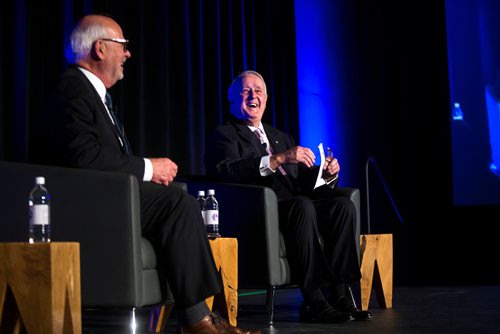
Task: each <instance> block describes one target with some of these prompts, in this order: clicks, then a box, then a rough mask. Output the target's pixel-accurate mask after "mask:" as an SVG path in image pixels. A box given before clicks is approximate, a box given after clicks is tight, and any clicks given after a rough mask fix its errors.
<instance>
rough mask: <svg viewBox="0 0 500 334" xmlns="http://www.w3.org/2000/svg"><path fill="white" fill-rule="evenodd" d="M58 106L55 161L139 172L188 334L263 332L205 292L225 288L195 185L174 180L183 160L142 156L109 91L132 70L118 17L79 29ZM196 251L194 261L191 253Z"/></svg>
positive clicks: (96, 18)
mask: <svg viewBox="0 0 500 334" xmlns="http://www.w3.org/2000/svg"><path fill="white" fill-rule="evenodd" d="M68 51H69V52H67V55H68V56H69V57H68V58H69V59H68V60H69V61H70V63H73V65H72V66H70V67H69V68H68V69H67V70H66V71H65V72H64V73H63V74H62V76H61V78H60V80H59V83H58V85H57V87H56V90H55V94H54V95H53V99H52V100H51V103H50V104H49V108H47V110H49V111H50V112H51V122H50V129H47V130H49V131H50V136H51V142H50V143H44V147H43V152H42V153H43V156H44V158H45V159H44V160H45V161H41V162H44V163H49V164H56V165H62V166H69V167H77V168H86V169H94V170H103V171H114V172H122V173H128V174H132V175H134V176H135V177H137V179H138V180H139V181H140V182H139V183H140V187H141V215H142V223H143V224H142V234H143V236H144V237H145V238H148V239H150V240H151V241H152V244H153V245H156V247H157V248H156V252H157V253H160V255H159V257H158V258H160V259H162V260H163V261H164V265H165V267H166V273H167V278H168V281H169V285H170V288H171V290H172V293H173V295H174V298H175V302H176V308H177V310H176V311H177V313H176V314H177V320H178V322H179V324H180V332H181V333H260V332H259V331H244V330H241V329H239V328H237V327H233V326H230V325H229V324H228V322H227V321H225V320H224V319H220V318H219V316H218V315H217V314H213V313H210V310H209V308H208V307H207V305H206V303H205V299H206V298H208V297H210V296H213V295H215V294H217V293H218V292H220V290H221V282H220V277H219V274H218V272H217V270H216V268H215V264H214V260H213V257H212V252H211V250H210V246H209V243H208V239H207V236H206V233H205V229H204V224H203V221H202V218H201V216H200V212H199V207H198V204H197V202H196V200H195V199H194V197H192V196H190V195H189V194H188V193H187V192H185V191H183V190H181V189H179V188H176V187H171V186H169V185H170V184H171V183H172V181H173V180H174V178H175V176H176V174H177V165H176V164H175V162H173V161H172V160H171V159H169V158H167V157H161V158H143V157H140V156H137V155H134V154H133V152H132V150H131V149H130V146H129V144H128V139H127V137H126V134H125V131H124V129H123V127H122V125H121V122H120V120H119V118H118V117H117V115H115V114H114V111H113V104H112V102H111V96H110V95H109V93H108V92H107V90H108V89H109V88H110V87H112V86H113V85H114V84H115V83H116V82H117V81H118V80H121V79H123V77H124V65H125V62H126V61H127V59H129V58H130V57H131V53H130V50H129V49H128V40H127V39H125V38H124V37H123V32H122V29H121V27H120V26H119V25H118V23H117V22H115V21H114V20H113V19H111V18H110V17H106V16H100V15H88V16H85V17H83V18H82V19H81V20H80V21H79V22H78V23H77V25H76V27H75V28H74V30H73V32H72V34H71V37H70V45H69V49H68ZM186 258H188V259H189V261H186V260H185V259H186Z"/></svg>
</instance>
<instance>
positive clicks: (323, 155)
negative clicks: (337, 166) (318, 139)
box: [314, 143, 326, 189]
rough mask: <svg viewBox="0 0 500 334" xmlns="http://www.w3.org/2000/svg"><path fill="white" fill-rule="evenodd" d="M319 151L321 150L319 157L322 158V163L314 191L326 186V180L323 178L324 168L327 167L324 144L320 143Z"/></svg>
mask: <svg viewBox="0 0 500 334" xmlns="http://www.w3.org/2000/svg"><path fill="white" fill-rule="evenodd" d="M318 149H319V156H320V157H321V163H320V165H319V170H318V177H317V178H316V184H315V185H314V189H316V188H318V187H321V186H322V185H324V184H326V182H325V179H323V178H322V175H323V166H325V150H324V149H323V143H319V145H318Z"/></svg>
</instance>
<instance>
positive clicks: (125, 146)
mask: <svg viewBox="0 0 500 334" xmlns="http://www.w3.org/2000/svg"><path fill="white" fill-rule="evenodd" d="M105 103H106V107H108V110H109V114H110V115H111V118H112V119H113V123H114V124H115V128H116V130H117V132H118V137H119V138H120V142H121V144H122V147H123V149H124V150H125V153H126V154H127V155H128V154H130V148H129V146H128V142H127V139H126V138H125V132H124V131H123V127H122V126H121V124H120V121H119V120H118V117H116V114H115V112H114V111H113V100H112V99H111V95H109V93H108V92H106V102H105Z"/></svg>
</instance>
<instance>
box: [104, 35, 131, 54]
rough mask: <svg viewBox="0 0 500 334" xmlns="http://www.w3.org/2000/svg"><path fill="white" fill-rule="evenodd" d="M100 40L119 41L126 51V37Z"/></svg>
mask: <svg viewBox="0 0 500 334" xmlns="http://www.w3.org/2000/svg"><path fill="white" fill-rule="evenodd" d="M100 40H101V41H107V42H115V43H119V44H121V45H122V46H123V52H127V51H128V39H124V38H101V39H100Z"/></svg>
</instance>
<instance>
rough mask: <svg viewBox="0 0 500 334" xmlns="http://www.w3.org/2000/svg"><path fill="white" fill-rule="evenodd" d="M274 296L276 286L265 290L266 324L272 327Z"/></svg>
mask: <svg viewBox="0 0 500 334" xmlns="http://www.w3.org/2000/svg"><path fill="white" fill-rule="evenodd" d="M275 295H276V285H271V286H269V287H268V288H267V298H266V304H267V324H268V325H272V324H273V321H274V297H275Z"/></svg>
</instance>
